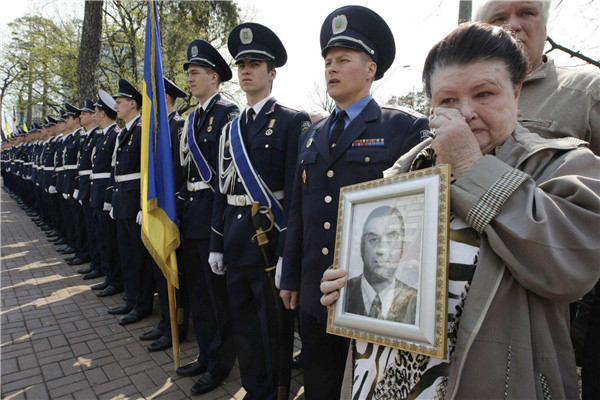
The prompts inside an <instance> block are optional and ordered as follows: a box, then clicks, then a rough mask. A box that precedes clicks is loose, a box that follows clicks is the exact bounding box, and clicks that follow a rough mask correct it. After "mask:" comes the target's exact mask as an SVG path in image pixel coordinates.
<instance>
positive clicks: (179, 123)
mask: <svg viewBox="0 0 600 400" xmlns="http://www.w3.org/2000/svg"><path fill="white" fill-rule="evenodd" d="M163 80H164V85H165V96H166V104H167V113H168V118H169V128H170V134H171V146H172V150H173V155H175V154H176V155H177V156H179V147H176V148H175V146H178V145H179V139H178V137H179V133H180V132H181V130H182V129H183V124H184V122H185V120H184V119H183V118H182V117H181V116H180V115H179V113H178V112H177V111H176V110H175V101H176V100H177V98H183V97H186V96H187V95H186V94H185V92H184V91H183V90H181V89H180V88H179V87H178V86H177V85H175V84H174V83H173V82H172V81H170V80H169V79H167V78H166V77H163ZM178 158H179V157H178ZM173 164H177V165H174V167H176V168H174V180H175V187H178V185H180V184H181V172H180V170H181V166H180V165H179V162H177V163H175V161H174V162H173ZM151 263H152V272H153V274H154V286H155V289H156V291H157V292H158V300H159V304H160V314H161V320H160V322H159V323H158V326H157V327H156V328H155V329H153V330H152V331H149V332H145V333H142V334H141V335H140V340H154V342H152V343H150V344H149V345H148V346H147V347H146V348H147V349H148V351H150V352H153V351H160V350H166V349H168V348H170V347H171V345H172V340H171V318H170V310H169V293H168V290H167V280H166V278H165V276H164V274H163V273H162V271H161V270H160V268H159V266H158V264H156V262H155V261H154V260H151ZM176 293H177V295H179V294H180V291H176ZM180 297H181V296H177V301H176V303H177V306H178V309H182V310H184V311H183V314H185V310H186V309H187V307H186V306H185V304H182V302H181V301H180V300H179V299H180ZM187 321H188V318H187V317H186V316H185V315H184V316H183V318H182V321H181V322H182V323H181V324H180V325H179V330H180V335H179V340H180V341H183V340H185V338H186V337H187Z"/></svg>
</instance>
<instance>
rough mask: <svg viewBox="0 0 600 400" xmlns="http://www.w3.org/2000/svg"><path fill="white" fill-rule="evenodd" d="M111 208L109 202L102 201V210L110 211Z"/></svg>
mask: <svg viewBox="0 0 600 400" xmlns="http://www.w3.org/2000/svg"><path fill="white" fill-rule="evenodd" d="M111 208H112V206H111V204H110V203H104V205H103V206H102V211H110V209H111Z"/></svg>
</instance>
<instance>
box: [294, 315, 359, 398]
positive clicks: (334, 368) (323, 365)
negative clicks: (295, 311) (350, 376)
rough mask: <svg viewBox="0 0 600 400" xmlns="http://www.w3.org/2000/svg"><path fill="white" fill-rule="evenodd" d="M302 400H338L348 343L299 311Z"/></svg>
mask: <svg viewBox="0 0 600 400" xmlns="http://www.w3.org/2000/svg"><path fill="white" fill-rule="evenodd" d="M300 326H302V329H301V330H300V334H301V335H302V358H303V363H304V392H305V394H306V400H315V399H319V400H333V399H339V398H340V390H341V388H342V381H343V379H344V368H345V366H346V359H347V356H348V346H349V344H350V341H349V340H348V339H346V338H344V337H341V336H336V335H330V334H329V333H327V332H326V328H327V325H326V324H322V323H319V322H318V321H317V319H316V318H315V317H313V316H312V315H310V314H307V313H305V312H304V311H302V310H300Z"/></svg>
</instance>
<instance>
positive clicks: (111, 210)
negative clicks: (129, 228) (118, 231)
mask: <svg viewBox="0 0 600 400" xmlns="http://www.w3.org/2000/svg"><path fill="white" fill-rule="evenodd" d="M113 211H114V208H112V207H111V208H110V212H109V213H108V216H109V217H111V218H112V219H115V217H113Z"/></svg>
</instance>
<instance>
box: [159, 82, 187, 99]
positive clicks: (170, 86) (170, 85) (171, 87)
mask: <svg viewBox="0 0 600 400" xmlns="http://www.w3.org/2000/svg"><path fill="white" fill-rule="evenodd" d="M163 78H164V81H165V92H167V94H168V95H169V96H171V97H172V98H174V99H176V98H178V97H181V98H185V97H187V94H186V93H185V92H184V91H183V90H181V89H180V88H179V86H177V85H176V84H175V83H174V82H172V81H170V80H169V79H167V78H166V77H164V76H163Z"/></svg>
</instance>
